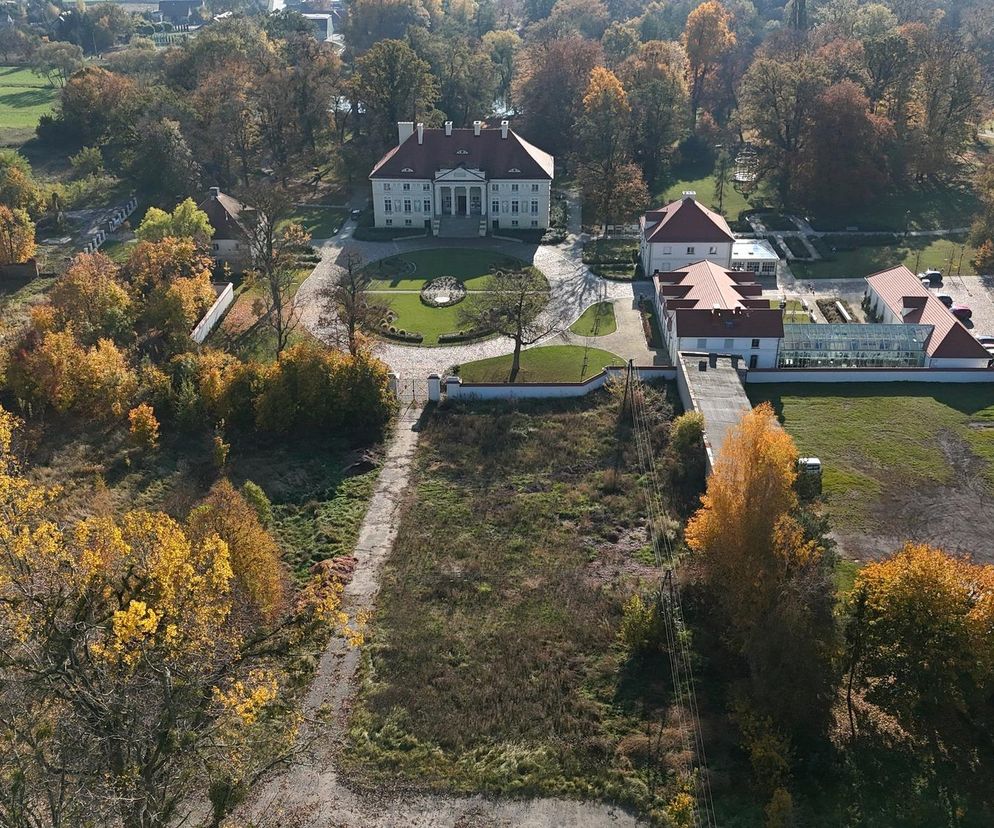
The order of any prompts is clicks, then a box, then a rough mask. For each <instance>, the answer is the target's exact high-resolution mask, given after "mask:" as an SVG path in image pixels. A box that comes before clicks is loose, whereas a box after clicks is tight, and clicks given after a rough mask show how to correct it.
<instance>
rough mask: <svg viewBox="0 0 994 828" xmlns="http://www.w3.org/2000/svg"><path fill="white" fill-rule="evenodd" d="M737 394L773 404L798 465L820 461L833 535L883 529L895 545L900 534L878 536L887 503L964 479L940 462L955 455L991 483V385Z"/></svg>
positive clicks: (949, 463) (761, 389)
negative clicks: (793, 443) (962, 456)
mask: <svg viewBox="0 0 994 828" xmlns="http://www.w3.org/2000/svg"><path fill="white" fill-rule="evenodd" d="M747 390H748V392H749V397H750V399H751V400H752V401H753V403H758V402H761V401H763V400H769V401H771V402H772V403H773V406H774V408H775V409H776V411H777V414H778V415H779V416H780V418H781V420H782V422H783V424H784V427H785V428H786V429H787V431H788V432H789V433H790V434H791V436H793V438H794V440H795V441H796V442H797V448H798V451H799V452H800V453H801V455H802V456H816V457H819V458H820V459H821V462H822V467H823V469H824V472H823V489H824V496H825V502H826V505H827V508H828V512H829V516H830V518H831V520H832V524H833V527H834V528H835V529H836V530H838V531H840V532H843V533H846V534H873V533H874V532H876V531H878V530H881V529H884V530H888V529H889V530H890V531H891V532H893V533H895V534H897V535H898V536H900V535H901V527H899V526H895V527H888V526H887V519H888V517H889V515H888V510H887V505H888V503H889V502H890V501H891V500H892V499H894V498H900V497H902V496H907V495H908V493H909V489H910V490H911V491H912V492H913V491H915V489H916V487H918V486H931V485H938V486H944V485H950V484H952V483H955V482H957V480H956V478H957V476H959V475H963V474H965V473H966V470H965V469H963V468H962V463H961V462H953V460H951V459H950V458H951V457H956V456H957V451H958V449H957V448H956V447H957V446H958V447H959V448H960V449H961V450H962V453H964V454H965V455H966V456H968V457H973V458H974V460H975V462H977V463H979V464H980V466H981V468H982V472H983V474H982V476H981V480H983V478H984V476H986V479H987V481H988V483H991V482H994V465H992V463H994V385H989V384H977V385H939V384H924V383H900V384H898V383H895V384H893V385H871V384H840V385H801V384H798V385H794V384H791V385H779V386H772V385H771V386H764V385H756V384H754V385H749V386H747ZM923 497H924V495H923ZM933 507H935V508H939V509H941V508H943V504H942V502H941V497H940V499H939V500H937V501H936V502H934V503H923V508H933ZM980 507H981V506H980V504H979V503H978V508H980ZM884 534H888V532H887V531H885V532H884ZM986 542H987V541H984V543H986ZM978 551H979V549H978Z"/></svg>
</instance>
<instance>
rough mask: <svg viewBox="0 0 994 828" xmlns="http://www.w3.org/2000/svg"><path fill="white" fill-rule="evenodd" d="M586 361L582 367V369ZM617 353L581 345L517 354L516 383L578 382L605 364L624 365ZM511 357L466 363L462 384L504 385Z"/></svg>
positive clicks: (460, 374)
mask: <svg viewBox="0 0 994 828" xmlns="http://www.w3.org/2000/svg"><path fill="white" fill-rule="evenodd" d="M584 359H586V366H584ZM624 364H625V361H624V360H623V359H622V358H621V357H620V356H618V355H617V354H612V353H610V352H608V351H602V350H600V349H599V348H584V347H582V346H581V345H543V346H540V347H538V348H529V349H527V350H525V351H522V353H521V371H520V373H519V374H518V378H517V380H516V382H582V381H583V380H585V379H588V378H589V377H592V376H594V375H595V374H599V373H600V372H601V370H602V369H603V368H605V367H606V366H608V365H624ZM510 371H511V355H510V354H507V355H505V356H499V357H491V358H490V359H480V360H477V361H476V362H467V363H466V364H465V365H463V366H461V367H460V369H459V376H461V377H462V378H463V380H464V381H465V382H507V377H508V374H509V373H510Z"/></svg>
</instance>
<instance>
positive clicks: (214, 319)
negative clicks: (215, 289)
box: [190, 282, 235, 345]
mask: <svg viewBox="0 0 994 828" xmlns="http://www.w3.org/2000/svg"><path fill="white" fill-rule="evenodd" d="M234 301H235V286H234V285H233V284H232V283H231V282H228V284H226V285H225V286H224V289H223V290H222V291H221V293H220V294H218V297H217V299H215V300H214V304H213V305H211V306H210V309H209V310H208V311H207V313H205V314H204V316H203V319H201V320H200V321H199V322H198V323H197V326H196V327H195V328H194V329H193V330H192V331H191V332H190V339H192V340H193V341H194V342H196V343H197V344H198V345H202V344H203V342H204V340H205V339H207V337H208V336H209V335H210V332H211V331H213V330H214V326H215V325H217V323H218V320H220V318H221V317H222V316H223V315H224V312H225V311H226V310H227V309H228V308H229V307H231V303H232V302H234Z"/></svg>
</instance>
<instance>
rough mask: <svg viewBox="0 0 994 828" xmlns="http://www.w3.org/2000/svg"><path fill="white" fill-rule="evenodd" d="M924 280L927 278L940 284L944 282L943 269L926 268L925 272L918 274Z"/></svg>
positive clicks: (935, 283)
mask: <svg viewBox="0 0 994 828" xmlns="http://www.w3.org/2000/svg"><path fill="white" fill-rule="evenodd" d="M918 275H919V276H920V277H921V278H922V279H923V280H924V279H927V280H928V282H929V284H932V285H940V284H942V271H941V270H926V271H925V272H924V273H919V274H918Z"/></svg>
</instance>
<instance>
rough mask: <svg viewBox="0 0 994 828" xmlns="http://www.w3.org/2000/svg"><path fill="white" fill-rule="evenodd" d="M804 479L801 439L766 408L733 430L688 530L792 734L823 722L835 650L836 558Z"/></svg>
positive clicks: (763, 692) (759, 680)
mask: <svg viewBox="0 0 994 828" xmlns="http://www.w3.org/2000/svg"><path fill="white" fill-rule="evenodd" d="M796 477H797V448H796V446H795V445H794V441H793V440H792V439H791V437H790V435H788V434H787V433H786V432H785V431H784V430H783V429H781V428H780V426H779V424H778V423H777V420H776V416H775V415H774V413H773V409H772V408H771V407H770V405H769V404H768V403H764V404H762V405H760V406H757V407H756V408H755V409H753V410H751V411H749V412H748V413H746V414H745V415H744V416H743V417H742V420H741V421H740V423H739V424H738V425H737V426H735V427H734V428H733V429H731V430H730V431H729V433H728V434H727V436H726V437H725V441H724V443H723V445H722V449H721V453H720V455H719V456H718V458H717V460H716V462H715V466H714V470H713V472H712V474H711V476H710V478H708V483H707V490H706V492H705V494H704V495H703V496H702V497H701V504H702V505H701V508H700V509H699V510H698V511H697V512H696V513H695V514H694V515H693V517H692V518H691V519H690V521H689V523H688V524H687V528H686V540H687V544H688V545H689V547H690V548H691V550H692V551H693V552H694V562H695V564H696V567H697V568H698V570H699V572H700V574H701V578H702V580H703V582H704V584H705V587H706V589H707V591H708V594H709V595H710V596H711V600H712V601H713V603H714V604H715V606H716V608H717V610H718V612H719V615H720V619H721V622H722V624H723V629H724V637H725V638H726V639H727V640H728V642H729V644H730V647H731V649H732V650H733V651H734V652H735V653H736V654H737V655H738V656H740V657H741V658H742V659H743V660H744V662H745V664H746V666H747V670H748V676H749V685H750V695H751V697H752V699H753V701H754V703H755V704H756V705H757V706H758V707H759V708H760V710H761V712H762V713H763V714H764V715H765V714H768V715H772V716H773V718H774V719H775V720H776V721H777V722H778V723H780V724H781V725H784V726H786V727H787V728H788V729H789V731H790V732H798V731H803V730H807V729H811V730H817V729H820V728H823V727H824V725H825V721H824V720H825V717H826V716H827V712H828V708H829V704H830V701H831V698H832V696H833V694H834V687H835V678H834V672H833V669H832V661H833V655H834V652H835V648H836V641H835V639H836V632H835V625H834V620H833V615H832V608H833V601H834V598H833V593H832V588H831V582H830V579H829V568H828V561H827V560H826V557H825V550H824V548H823V546H822V545H821V544H820V542H819V539H818V538H814V537H811V536H810V535H811V533H810V532H808V531H807V530H806V527H805V525H804V523H803V522H802V521H801V520H800V515H799V504H798V499H797V495H796V493H795V490H794V482H795V480H796ZM784 687H790V688H791V692H790V693H784V692H783V688H784Z"/></svg>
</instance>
